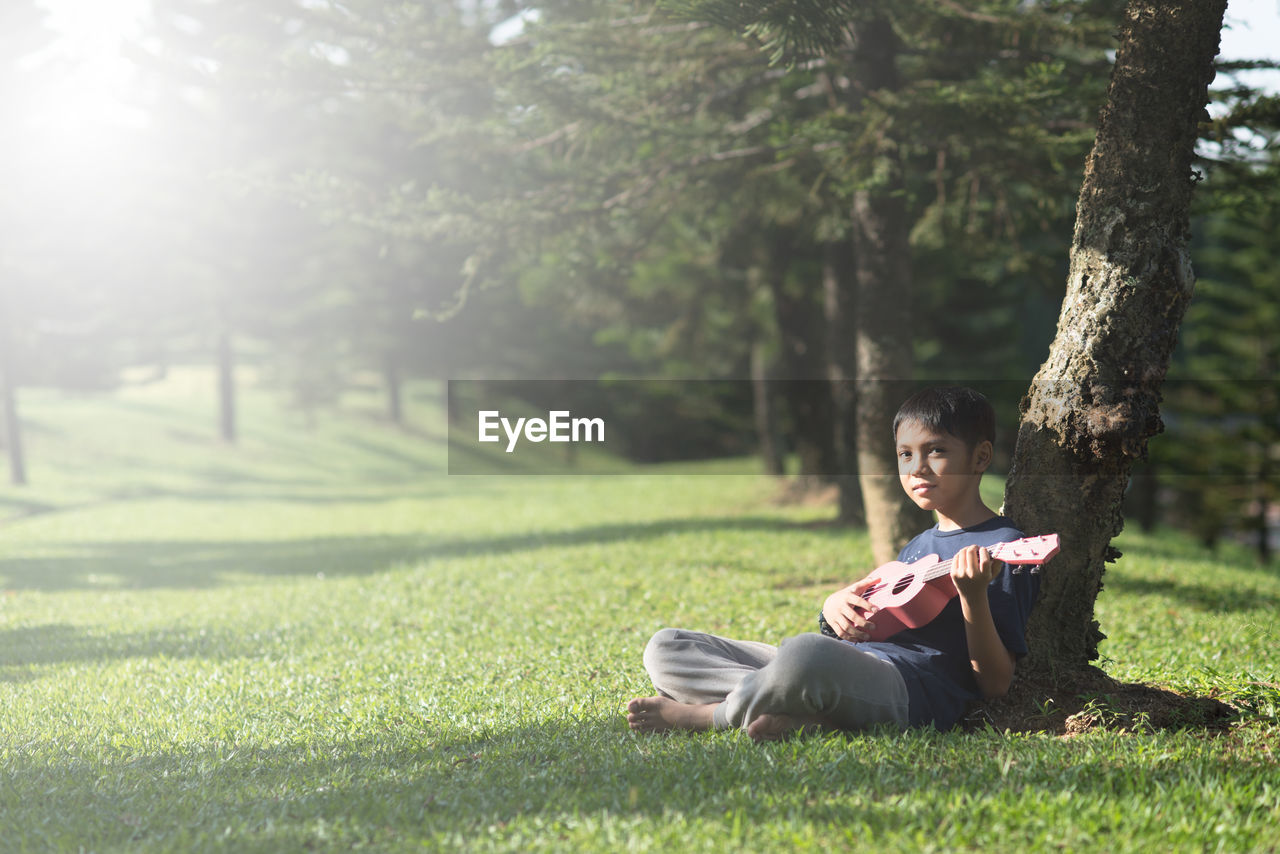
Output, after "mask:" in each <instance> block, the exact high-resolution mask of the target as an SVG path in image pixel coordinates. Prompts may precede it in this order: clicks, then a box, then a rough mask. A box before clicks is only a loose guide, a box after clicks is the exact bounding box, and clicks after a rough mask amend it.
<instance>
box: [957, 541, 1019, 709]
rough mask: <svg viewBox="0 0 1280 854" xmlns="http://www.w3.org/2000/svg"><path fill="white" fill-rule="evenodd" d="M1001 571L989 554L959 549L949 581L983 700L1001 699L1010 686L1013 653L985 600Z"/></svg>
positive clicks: (988, 603)
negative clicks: (956, 596)
mask: <svg viewBox="0 0 1280 854" xmlns="http://www.w3.org/2000/svg"><path fill="white" fill-rule="evenodd" d="M1000 569H1001V564H1000V562H999V561H997V560H994V559H992V557H991V552H989V551H987V550H986V549H985V548H979V547H978V546H969V547H967V548H964V549H961V550H960V551H959V552H958V553H957V554H956V556H955V559H954V561H953V562H952V564H951V580H952V581H954V582H955V585H956V589H957V590H958V591H960V608H961V612H962V613H963V614H964V634H965V639H966V640H968V642H969V663H970V665H971V666H972V667H973V675H974V678H975V679H977V681H978V688H979V690H981V691H982V696H983V697H986V698H991V697H1001V696H1003V695H1004V694H1006V693H1008V691H1009V684H1010V683H1011V682H1013V664H1014V658H1013V653H1011V652H1009V650H1008V649H1007V648H1006V647H1005V645H1004V641H1002V640H1000V635H999V633H997V632H996V624H995V621H994V620H992V618H991V601H990V600H989V599H988V598H987V585H989V584H990V583H991V582H992V581H994V580H995V578H996V576H997V575H999V574H1000Z"/></svg>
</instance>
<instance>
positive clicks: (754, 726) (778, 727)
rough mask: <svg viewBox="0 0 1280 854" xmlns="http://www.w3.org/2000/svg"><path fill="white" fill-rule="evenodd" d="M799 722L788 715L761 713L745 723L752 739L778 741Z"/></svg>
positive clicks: (796, 727) (797, 726)
mask: <svg viewBox="0 0 1280 854" xmlns="http://www.w3.org/2000/svg"><path fill="white" fill-rule="evenodd" d="M798 729H800V723H799V722H798V721H797V720H796V719H795V718H793V717H791V716H790V715H761V716H760V717H758V718H756V719H755V720H753V721H752V722H751V723H749V724H747V735H749V736H751V739H752V741H778V740H780V739H782V738H785V737H786V736H788V735H790V734H791V733H793V732H795V731H796V730H798Z"/></svg>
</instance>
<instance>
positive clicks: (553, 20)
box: [0, 0, 1280, 560]
mask: <svg viewBox="0 0 1280 854" xmlns="http://www.w3.org/2000/svg"><path fill="white" fill-rule="evenodd" d="M716 5H717V4H714V3H708V4H698V3H683V4H681V3H674V2H673V3H667V4H656V5H655V4H653V3H644V2H639V3H629V2H591V0H582V2H578V0H566V1H565V2H561V0H550V2H545V3H524V2H511V0H475V2H471V0H457V2H435V0H424V2H382V0H349V2H337V0H44V2H38V1H37V0H6V3H5V4H4V7H3V11H0V44H3V49H2V50H0V57H2V59H0V61H3V62H4V63H5V64H6V68H5V69H4V73H3V75H2V76H0V81H3V82H0V99H2V100H0V103H3V104H4V107H5V111H4V113H5V119H4V121H3V123H2V124H0V170H3V171H2V174H3V187H4V188H5V192H4V195H3V199H2V200H0V223H2V227H0V393H2V396H0V408H2V409H3V413H4V422H3V429H2V430H0V438H2V440H3V443H4V449H5V460H6V463H7V477H8V480H9V482H10V483H11V484H12V489H13V490H20V489H21V488H23V486H24V485H25V484H28V483H30V482H31V480H32V477H33V475H32V473H33V472H36V471H38V461H33V460H32V459H31V455H32V453H33V451H31V449H29V448H28V445H29V444H30V443H25V444H24V429H26V428H27V426H28V425H27V424H26V422H25V420H24V399H25V397H26V396H27V395H28V394H31V393H36V394H40V395H44V397H42V398H40V399H41V400H47V399H49V398H48V395H50V394H57V395H62V396H67V397H70V398H74V399H75V400H77V401H85V400H90V401H91V400H108V399H112V396H114V395H117V394H118V393H119V392H120V391H121V390H124V389H137V388H139V387H147V386H150V385H156V386H159V385H163V384H164V383H171V382H172V381H173V378H174V377H175V376H179V375H180V376H182V377H183V378H184V380H183V385H182V387H183V389H184V394H186V393H191V394H194V395H197V396H203V397H202V400H203V401H204V403H202V404H201V411H204V407H205V406H207V409H208V412H209V418H208V420H207V429H208V433H209V436H210V437H215V438H216V440H217V441H220V442H222V443H225V444H227V445H229V446H234V445H235V444H236V443H237V441H238V437H239V433H240V430H241V422H242V421H243V419H244V418H246V417H249V413H248V412H247V411H246V410H244V408H243V407H242V406H239V407H238V405H237V404H238V401H240V400H241V397H242V395H243V394H244V391H245V389H247V388H252V389H253V390H254V391H255V393H257V392H261V391H262V390H268V391H269V392H270V393H271V394H273V395H274V396H275V397H276V399H277V400H278V401H279V402H280V403H281V404H283V405H286V406H288V407H289V408H290V409H291V410H292V411H295V412H296V413H298V415H299V419H298V421H297V422H296V427H297V429H298V430H300V431H305V430H307V429H310V428H312V427H313V426H314V423H315V421H316V419H317V418H320V417H321V416H322V415H323V413H325V412H326V411H330V410H332V409H333V408H334V407H338V406H340V405H342V401H343V400H344V399H346V396H347V395H348V394H349V393H350V392H352V391H353V390H356V391H360V392H362V393H365V394H366V395H376V399H377V401H378V403H377V406H378V408H379V409H380V411H381V413H382V414H381V417H382V418H383V419H385V421H387V422H389V423H391V424H396V425H404V426H405V428H406V429H408V428H409V427H411V425H409V424H408V423H407V418H406V414H405V413H406V398H405V394H406V391H405V390H406V389H407V388H422V387H423V386H424V384H434V385H435V386H436V387H438V395H439V397H440V400H441V409H440V410H439V411H441V412H443V411H444V407H443V400H444V398H447V396H448V389H449V386H448V384H447V380H449V379H467V380H479V379H501V380H549V379H554V380H601V379H603V380H610V379H635V378H647V379H659V380H699V381H706V380H724V381H736V382H724V383H723V384H717V383H715V382H711V383H708V382H696V383H695V382H688V383H676V384H665V385H662V386H660V388H661V389H662V391H661V393H654V394H652V395H650V396H648V397H640V398H637V399H634V400H632V401H630V403H629V405H627V406H624V407H622V408H621V410H619V411H617V415H618V418H619V419H620V420H622V421H625V423H626V425H627V429H628V431H629V433H630V434H631V437H632V438H631V439H630V440H629V441H628V443H627V448H628V449H629V450H628V455H629V456H631V457H632V458H633V459H635V460H638V461H644V462H660V461H663V460H670V459H685V458H689V457H695V456H696V457H699V458H706V457H717V456H728V455H734V456H737V457H741V456H742V455H744V454H755V455H758V457H759V459H760V469H761V470H763V471H769V472H772V473H776V474H779V475H780V476H781V475H786V474H789V475H793V476H795V477H797V478H800V479H804V482H805V483H814V484H817V485H818V486H819V487H820V486H821V484H822V482H823V481H824V480H827V479H829V477H828V476H829V475H830V473H831V472H833V471H835V468H834V467H833V466H832V464H831V456H832V454H833V453H834V451H833V449H832V447H831V442H832V441H833V439H832V437H833V436H834V435H835V429H834V427H833V424H832V419H833V417H834V416H833V411H834V410H833V407H832V402H831V398H832V394H833V392H832V387H831V386H830V384H829V383H827V382H826V380H827V379H828V378H829V376H830V373H829V367H830V364H831V362H832V361H833V360H839V359H840V358H841V356H840V353H841V351H842V348H846V347H847V346H848V342H847V341H841V340H831V334H830V332H829V330H830V328H831V327H830V322H829V321H830V316H829V315H830V311H831V307H830V293H831V287H832V284H831V283H832V282H833V281H837V282H838V281H839V280H841V278H842V277H847V276H848V275H849V273H848V269H847V268H848V265H849V261H848V258H847V257H846V256H847V244H848V242H849V229H850V222H849V213H848V212H849V210H850V206H851V205H852V204H853V203H854V200H855V199H856V198H857V195H858V193H859V192H860V191H865V190H867V189H868V188H875V187H877V186H880V185H882V184H883V182H884V181H886V180H889V178H888V177H886V175H885V174H884V172H883V168H882V167H883V164H884V163H885V162H886V161H885V156H884V155H885V152H886V151H888V150H891V151H892V156H893V159H894V162H895V163H900V164H901V174H900V175H899V176H898V177H897V178H896V179H895V180H900V181H901V188H900V192H899V193H898V195H899V196H900V197H901V203H902V206H903V213H904V216H905V217H906V221H907V223H908V233H909V246H908V248H907V250H906V251H907V252H908V254H909V256H910V258H909V262H910V270H911V278H912V284H913V288H912V290H911V291H910V295H909V297H904V298H909V299H910V312H911V318H912V322H911V325H910V328H908V329H904V330H902V334H903V335H904V336H907V337H909V339H910V342H911V345H912V351H913V353H914V362H915V366H914V369H913V378H914V380H915V381H918V382H919V383H931V384H932V383H973V384H984V387H985V388H988V389H990V390H991V391H990V392H989V394H990V396H992V398H993V403H995V404H996V407H997V411H998V412H999V413H1000V415H1001V418H1002V423H1001V425H1000V434H1001V443H1000V444H1001V447H1000V448H999V455H1000V460H1001V461H1003V463H1004V464H1006V465H1007V461H1008V459H1009V456H1010V454H1011V451H1012V442H1013V439H1014V436H1015V433H1016V419H1017V403H1018V399H1019V398H1020V397H1021V395H1022V393H1023V391H1025V389H1026V385H1027V383H1028V381H1029V380H1030V378H1031V376H1032V375H1033V374H1034V373H1035V371H1036V369H1037V368H1038V366H1039V364H1040V361H1041V360H1042V358H1043V357H1044V355H1045V353H1046V352H1047V348H1048V344H1049V342H1050V340H1051V339H1052V337H1053V333H1054V329H1055V324H1056V320H1057V314H1058V309H1059V306H1060V303H1061V300H1062V296H1063V293H1064V291H1065V282H1066V273H1067V253H1068V248H1069V245H1070V239H1071V233H1072V226H1073V222H1074V205H1075V198H1076V194H1077V192H1078V190H1079V186H1080V180H1081V175H1082V171H1083V166H1084V158H1085V156H1086V155H1087V153H1088V151H1089V147H1090V145H1091V143H1092V137H1093V130H1094V123H1095V121H1096V117H1097V112H1098V109H1099V106H1100V105H1101V103H1102V101H1103V95H1104V91H1105V87H1106V83H1107V78H1108V74H1109V71H1110V62H1111V60H1112V58H1113V57H1114V46H1115V39H1114V33H1115V30H1116V25H1117V21H1118V20H1119V14H1120V10H1121V8H1122V6H1123V4H1121V3H1119V2H1107V0H1081V2H1046V3H1032V4H1027V3H1018V2H998V0H990V2H974V3H965V4H957V3H950V2H941V0H929V1H928V2H926V0H919V2H909V3H901V4H896V5H895V7H894V8H895V9H896V10H897V11H896V12H895V16H894V37H895V39H896V40H897V42H898V50H899V52H898V69H899V73H900V78H901V79H900V80H898V81H896V82H895V85H894V86H893V87H889V88H885V89H881V90H874V91H867V90H865V89H863V88H860V84H859V81H860V80H861V79H862V77H860V75H863V74H865V73H866V71H865V69H860V68H859V67H858V62H859V59H858V57H857V56H855V55H854V52H851V51H844V52H841V51H830V50H828V51H813V50H806V46H805V45H803V44H801V45H790V46H788V47H787V50H785V51H782V52H779V51H777V50H771V49H770V48H769V44H770V43H769V40H768V33H767V32H763V31H761V30H755V31H748V32H746V33H745V34H744V33H742V32H739V31H735V30H734V29H733V28H731V27H726V26H721V25H717V24H715V23H708V22H707V21H708V20H711V19H714V18H715V17H716V16H715V14H714V12H715V9H714V7H715V6H716ZM1227 18H1228V26H1227V28H1226V29H1225V30H1224V33H1223V37H1224V41H1223V53H1222V55H1221V56H1220V57H1219V74H1218V77H1217V79H1216V80H1215V82H1214V85H1213V92H1212V97H1213V103H1212V104H1211V107H1210V110H1209V114H1208V115H1207V116H1206V120H1205V122H1204V124H1203V126H1202V130H1203V137H1202V142H1201V145H1200V148H1199V162H1198V163H1197V165H1196V169H1197V179H1198V181H1199V185H1200V186H1199V191H1198V194H1197V200H1196V205H1197V210H1196V216H1195V220H1194V222H1193V231H1194V237H1193V241H1194V243H1193V257H1194V261H1195V265H1196V270H1197V273H1198V276H1199V283H1198V285H1197V294H1196V298H1195V300H1194V302H1193V303H1192V306H1191V308H1190V310H1189V313H1188V316H1187V319H1186V322H1185V323H1184V326H1183V329H1182V338H1181V343H1180V347H1179V350H1178V351H1177V353H1176V355H1175V359H1174V364H1173V367H1172V368H1171V372H1170V378H1169V382H1168V384H1167V386H1166V388H1165V398H1166V417H1165V421H1166V431H1165V433H1164V434H1163V435H1161V436H1159V437H1158V438H1156V439H1155V440H1153V441H1152V444H1151V459H1150V460H1149V461H1147V462H1146V463H1145V464H1144V465H1143V466H1141V467H1140V468H1139V469H1138V470H1137V473H1136V476H1135V478H1134V481H1133V484H1132V486H1131V490H1130V504H1129V507H1128V508H1127V515H1128V516H1129V517H1130V518H1131V519H1133V520H1135V521H1136V522H1138V523H1140V524H1141V525H1143V526H1144V527H1147V528H1151V527H1154V526H1156V525H1159V524H1169V525H1175V526H1178V527H1182V528H1184V529H1187V530H1190V531H1193V532H1194V533H1195V534H1196V535H1197V536H1199V537H1200V538H1201V539H1202V540H1203V541H1204V542H1205V543H1208V544H1211V545H1212V544H1214V543H1216V542H1217V541H1218V540H1220V539H1222V538H1232V539H1239V540H1243V541H1245V542H1248V543H1250V544H1251V545H1253V546H1255V547H1256V549H1257V552H1258V555H1259V557H1260V559H1262V560H1270V557H1271V552H1272V550H1273V549H1274V548H1275V547H1276V545H1277V544H1278V543H1280V539H1278V538H1280V504H1278V503H1277V501H1278V496H1277V488H1278V487H1280V479H1277V475H1276V471H1277V466H1280V459H1278V458H1277V449H1278V448H1280V444H1278V443H1280V395H1278V392H1280V389H1277V385H1276V382H1275V370H1276V367H1277V358H1278V357H1280V344H1278V343H1277V341H1278V340H1280V339H1278V338H1277V334H1276V333H1277V330H1278V324H1277V312H1278V311H1280V270H1278V268H1277V265H1276V264H1275V263H1274V257H1273V251H1274V250H1273V247H1274V246H1276V245H1277V243H1278V242H1280V163H1278V162H1277V160H1276V148H1275V142H1276V132H1277V129H1278V128H1280V102H1278V101H1277V99H1276V96H1275V94H1274V93H1275V91H1276V85H1275V79H1276V72H1275V70H1274V65H1275V59H1274V57H1275V53H1274V50H1273V49H1270V48H1269V45H1270V44H1271V43H1273V41H1274V38H1275V36H1276V35H1280V23H1278V21H1280V16H1278V14H1277V8H1276V4H1275V3H1274V2H1271V1H1270V0H1255V2H1242V0H1232V2H1231V4H1230V5H1229V7H1228V12H1227ZM191 377H198V378H199V381H198V382H197V383H196V384H195V385H192V384H191V382H190V378H191ZM746 380H752V381H754V382H743V381H746ZM531 387H533V386H531ZM539 387H540V388H542V389H543V391H544V392H545V390H546V386H539ZM573 388H574V394H575V395H576V396H577V397H576V398H575V402H577V403H579V404H580V405H581V406H583V407H588V408H589V407H591V406H592V405H593V400H592V397H591V393H590V386H589V385H582V384H580V385H575V386H574V387H573ZM655 388H656V387H655ZM530 402H531V403H539V401H536V400H535V401H530ZM454 404H455V405H454V406H452V407H449V408H448V411H449V412H450V413H456V412H458V411H460V410H461V408H462V407H461V406H460V405H458V403H457V402H456V401H454ZM594 404H595V405H597V407H603V406H606V405H608V406H613V407H614V408H615V410H617V404H616V403H608V404H606V402H605V400H604V398H603V397H602V398H600V399H597V400H595V401H594ZM81 409H82V411H83V412H84V413H86V414H85V416H84V417H83V419H82V421H81V422H80V423H81V424H82V425H83V427H82V429H83V430H84V431H85V432H86V434H89V433H91V432H92V431H93V430H94V424H93V416H92V409H91V408H84V407H82V408H81ZM681 419H685V420H686V422H687V423H688V424H690V425H696V429H694V427H690V428H689V429H682V430H675V429H673V426H672V425H673V424H678V423H681V422H680V420H681ZM708 425H711V426H708ZM77 429H80V428H77ZM675 436H688V437H695V438H692V439H690V441H688V442H681V441H680V440H678V439H676V438H673V437H675Z"/></svg>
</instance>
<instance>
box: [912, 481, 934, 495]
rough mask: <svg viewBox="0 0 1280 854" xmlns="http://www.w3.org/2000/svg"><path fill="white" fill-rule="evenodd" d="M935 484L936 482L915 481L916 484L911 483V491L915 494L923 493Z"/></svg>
mask: <svg viewBox="0 0 1280 854" xmlns="http://www.w3.org/2000/svg"><path fill="white" fill-rule="evenodd" d="M935 486H937V484H936V483H916V484H912V486H911V491H912V492H913V493H915V494H916V495H923V494H924V493H926V492H928V491H929V490H931V489H933V488H934V487H935Z"/></svg>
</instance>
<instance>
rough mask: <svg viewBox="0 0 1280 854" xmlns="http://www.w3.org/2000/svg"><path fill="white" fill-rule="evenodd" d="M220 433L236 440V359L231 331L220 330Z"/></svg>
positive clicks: (228, 439)
mask: <svg viewBox="0 0 1280 854" xmlns="http://www.w3.org/2000/svg"><path fill="white" fill-rule="evenodd" d="M218 435H219V437H221V439H222V441H224V442H227V443H230V444H234V443H235V441H236V360H235V351H234V350H233V348H232V346H231V333H230V332H229V331H227V329H226V328H225V327H224V328H223V329H221V330H220V331H219V332H218Z"/></svg>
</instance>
